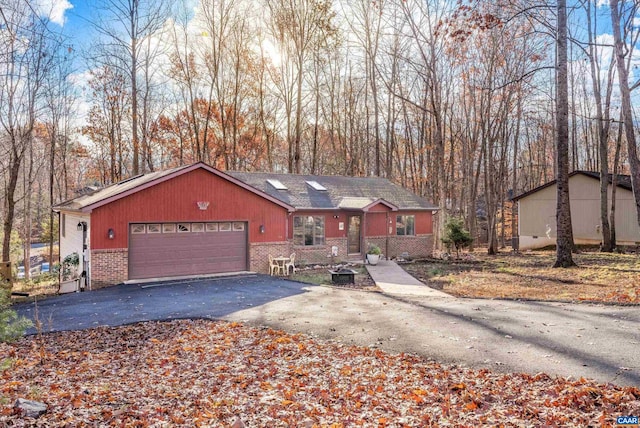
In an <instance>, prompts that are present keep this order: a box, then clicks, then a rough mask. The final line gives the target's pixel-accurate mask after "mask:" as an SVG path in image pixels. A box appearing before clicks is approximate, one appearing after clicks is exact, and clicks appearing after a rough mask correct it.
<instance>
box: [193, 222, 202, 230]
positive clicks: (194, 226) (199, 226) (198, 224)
mask: <svg viewBox="0 0 640 428" xmlns="http://www.w3.org/2000/svg"><path fill="white" fill-rule="evenodd" d="M191 231H192V232H204V223H191Z"/></svg>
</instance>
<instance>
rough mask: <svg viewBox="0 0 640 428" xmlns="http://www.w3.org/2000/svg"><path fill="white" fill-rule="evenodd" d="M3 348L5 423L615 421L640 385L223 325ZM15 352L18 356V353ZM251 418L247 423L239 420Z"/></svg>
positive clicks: (148, 328)
mask: <svg viewBox="0 0 640 428" xmlns="http://www.w3.org/2000/svg"><path fill="white" fill-rule="evenodd" d="M34 343H35V339H34V338H33V337H31V338H25V339H22V340H20V341H19V342H17V343H15V344H11V345H6V344H2V345H0V360H5V359H8V360H9V361H10V362H11V364H10V366H9V367H8V368H7V369H5V370H3V371H2V372H1V379H0V383H1V385H2V386H1V387H0V388H1V389H0V391H1V392H0V394H1V396H0V403H2V405H1V406H0V425H2V424H6V425H18V426H19V425H26V424H30V423H31V422H32V421H27V420H23V419H21V416H19V415H18V414H16V413H15V412H14V411H13V409H12V404H13V402H15V400H16V399H17V398H18V397H24V398H28V399H33V400H38V401H42V402H44V403H46V404H47V405H49V409H50V410H49V411H48V413H46V414H45V415H44V416H42V417H41V418H40V419H38V422H37V423H38V424H39V425H42V426H51V425H55V426H60V425H70V426H94V425H96V424H99V425H108V426H167V425H170V426H202V427H208V426H227V427H229V426H232V425H233V424H237V426H241V425H240V424H239V423H237V421H238V420H240V421H241V423H242V424H244V425H246V426H247V427H285V426H308V427H349V426H356V427H357V426H380V427H417V426H461V425H462V426H478V425H502V426H541V425H546V426H588V425H598V426H601V425H604V426H607V425H612V424H613V422H614V417H615V416H619V415H624V414H638V413H640V391H639V390H638V389H636V388H629V387H627V388H622V387H617V386H614V385H603V384H596V383H594V382H592V381H589V380H586V379H578V380H568V379H562V378H551V377H549V376H547V375H545V374H543V373H541V374H538V375H529V374H509V375H508V374H497V373H493V372H490V371H488V370H471V369H467V368H462V367H456V366H444V365H439V364H437V363H434V362H428V361H425V360H424V359H421V358H419V357H416V356H411V355H404V354H400V355H392V354H388V353H385V352H382V351H380V350H374V349H369V348H364V347H355V346H347V345H343V344H339V343H335V342H326V341H318V340H313V339H311V338H309V337H307V336H304V335H291V334H287V333H284V332H281V331H275V330H271V329H266V328H252V327H247V326H244V325H242V324H238V323H225V322H214V321H205V320H197V321H188V320H181V321H173V322H163V323H159V322H149V323H141V324H135V325H129V326H124V327H118V328H98V329H94V330H86V331H79V332H65V333H55V334H50V335H45V336H44V352H45V353H46V358H45V363H44V364H41V363H40V350H39V349H38V347H37V346H35V345H34ZM18 356H19V357H20V359H18ZM238 418H240V419H238Z"/></svg>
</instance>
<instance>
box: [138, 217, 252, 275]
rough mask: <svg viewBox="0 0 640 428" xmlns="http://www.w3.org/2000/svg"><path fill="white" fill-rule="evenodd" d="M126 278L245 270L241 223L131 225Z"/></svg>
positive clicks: (243, 226)
mask: <svg viewBox="0 0 640 428" xmlns="http://www.w3.org/2000/svg"><path fill="white" fill-rule="evenodd" d="M129 233H130V235H129V278H130V279H143V278H158V277H170V276H181V275H198V274H210V273H225V272H239V271H245V270H248V269H249V267H248V249H247V242H248V237H247V224H246V223H245V222H239V221H235V222H207V223H202V222H197V223H191V222H179V223H148V224H139V223H138V224H131V225H130V227H129Z"/></svg>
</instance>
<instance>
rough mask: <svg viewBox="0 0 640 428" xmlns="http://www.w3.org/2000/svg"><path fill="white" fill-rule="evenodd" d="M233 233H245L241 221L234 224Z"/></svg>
mask: <svg viewBox="0 0 640 428" xmlns="http://www.w3.org/2000/svg"><path fill="white" fill-rule="evenodd" d="M233 231H234V232H242V231H244V223H241V222H239V221H237V222H235V223H233Z"/></svg>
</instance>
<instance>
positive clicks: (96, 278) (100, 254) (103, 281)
mask: <svg viewBox="0 0 640 428" xmlns="http://www.w3.org/2000/svg"><path fill="white" fill-rule="evenodd" d="M128 278H129V250H128V249H127V248H114V249H109V250H92V251H91V289H92V290H95V289H98V288H102V287H107V286H109V285H115V284H120V283H121V282H123V281H126V280H127V279H128Z"/></svg>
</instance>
